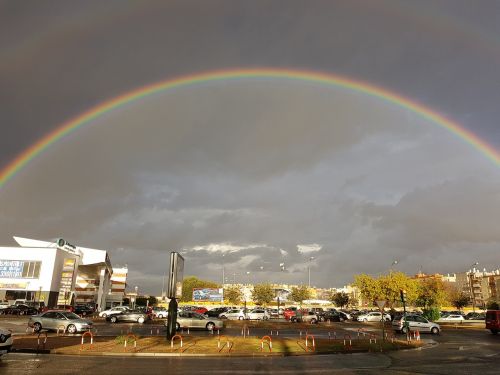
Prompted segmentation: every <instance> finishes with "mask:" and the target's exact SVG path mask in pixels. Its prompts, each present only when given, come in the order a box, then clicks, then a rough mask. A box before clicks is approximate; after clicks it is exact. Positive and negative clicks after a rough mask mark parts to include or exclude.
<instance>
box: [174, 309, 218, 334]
mask: <svg viewBox="0 0 500 375" xmlns="http://www.w3.org/2000/svg"><path fill="white" fill-rule="evenodd" d="M167 324H168V321H165V326H166V325H167ZM176 327H177V330H180V329H181V328H190V329H191V328H202V329H206V330H208V331H213V330H214V329H222V328H224V322H223V321H222V320H220V319H217V318H212V317H208V316H206V315H203V314H198V313H197V312H194V311H180V312H179V313H177V322H176Z"/></svg>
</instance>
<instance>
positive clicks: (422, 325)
mask: <svg viewBox="0 0 500 375" xmlns="http://www.w3.org/2000/svg"><path fill="white" fill-rule="evenodd" d="M406 322H408V325H409V327H410V331H417V330H418V331H419V332H421V333H423V332H429V333H432V334H435V335H436V334H438V333H439V332H441V327H440V326H439V324H436V323H433V322H430V321H429V320H427V319H425V318H424V317H423V316H420V315H407V316H406ZM392 328H393V329H394V330H395V331H397V332H401V333H406V332H407V329H408V328H407V327H406V325H405V319H404V317H403V316H401V317H399V318H396V319H394V321H393V322H392Z"/></svg>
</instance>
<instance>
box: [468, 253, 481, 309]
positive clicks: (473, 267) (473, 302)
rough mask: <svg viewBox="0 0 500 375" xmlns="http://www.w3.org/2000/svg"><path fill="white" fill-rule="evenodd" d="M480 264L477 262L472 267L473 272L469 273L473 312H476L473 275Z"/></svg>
mask: <svg viewBox="0 0 500 375" xmlns="http://www.w3.org/2000/svg"><path fill="white" fill-rule="evenodd" d="M478 264H479V262H475V263H474V264H473V265H471V270H470V273H469V284H470V295H471V298H472V312H476V296H475V295H474V287H473V286H472V275H473V274H474V270H475V268H476V266H477V265H478Z"/></svg>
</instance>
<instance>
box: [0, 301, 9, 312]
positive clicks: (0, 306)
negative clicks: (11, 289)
mask: <svg viewBox="0 0 500 375" xmlns="http://www.w3.org/2000/svg"><path fill="white" fill-rule="evenodd" d="M9 306H10V305H9V303H8V302H0V310H3V309H6V308H7V307H9Z"/></svg>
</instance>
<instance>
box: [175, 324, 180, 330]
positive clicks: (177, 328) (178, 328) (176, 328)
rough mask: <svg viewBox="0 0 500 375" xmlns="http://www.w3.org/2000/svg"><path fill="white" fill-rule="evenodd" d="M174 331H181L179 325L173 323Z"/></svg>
mask: <svg viewBox="0 0 500 375" xmlns="http://www.w3.org/2000/svg"><path fill="white" fill-rule="evenodd" d="M175 330H176V331H180V330H181V325H180V324H179V323H175Z"/></svg>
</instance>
